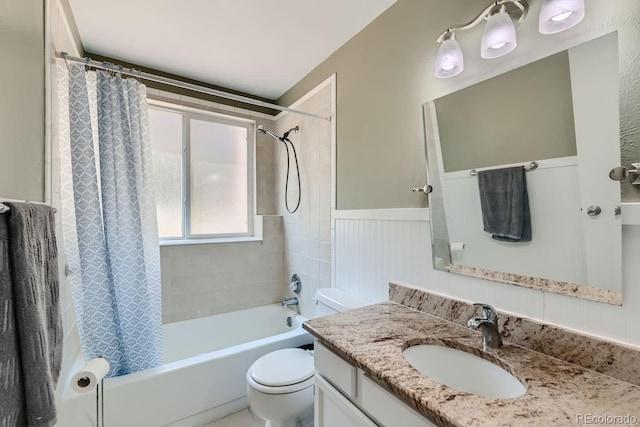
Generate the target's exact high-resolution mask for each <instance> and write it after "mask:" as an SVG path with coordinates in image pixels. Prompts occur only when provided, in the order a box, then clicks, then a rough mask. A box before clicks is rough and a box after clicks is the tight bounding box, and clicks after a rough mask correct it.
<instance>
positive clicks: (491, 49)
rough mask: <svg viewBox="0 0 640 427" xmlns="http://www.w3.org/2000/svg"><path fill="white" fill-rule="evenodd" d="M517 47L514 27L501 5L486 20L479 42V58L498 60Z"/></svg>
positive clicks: (503, 6)
mask: <svg viewBox="0 0 640 427" xmlns="http://www.w3.org/2000/svg"><path fill="white" fill-rule="evenodd" d="M517 45H518V43H517V41H516V27H515V25H513V21H512V20H511V18H510V17H509V15H508V14H507V12H506V7H505V5H504V4H503V5H501V6H500V8H498V9H494V11H493V12H492V15H490V16H489V17H488V18H487V23H486V24H485V26H484V32H483V33H482V40H481V41H480V46H481V47H480V56H482V57H483V58H484V59H492V58H498V57H500V56H503V55H506V54H507V53H509V52H511V51H512V50H513V49H515V48H516V46H517Z"/></svg>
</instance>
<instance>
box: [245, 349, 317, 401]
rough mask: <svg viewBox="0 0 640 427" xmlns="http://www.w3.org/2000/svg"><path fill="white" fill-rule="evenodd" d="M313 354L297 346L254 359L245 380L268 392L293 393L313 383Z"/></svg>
mask: <svg viewBox="0 0 640 427" xmlns="http://www.w3.org/2000/svg"><path fill="white" fill-rule="evenodd" d="M313 374H314V364H313V356H311V355H310V354H309V353H307V352H306V351H304V350H302V349H299V348H286V349H283V350H277V351H274V352H272V353H269V354H266V355H264V356H262V357H261V358H259V359H258V360H256V361H255V362H254V363H253V365H251V367H250V368H249V371H248V372H247V381H248V382H249V384H250V385H251V386H252V387H253V388H254V389H256V390H258V391H261V392H263V393H268V394H284V393H293V392H295V391H299V390H303V389H305V388H307V387H310V386H312V385H313Z"/></svg>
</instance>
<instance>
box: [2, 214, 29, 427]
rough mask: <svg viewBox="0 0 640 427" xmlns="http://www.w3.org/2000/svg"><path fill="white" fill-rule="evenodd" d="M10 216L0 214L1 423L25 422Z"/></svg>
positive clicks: (15, 423)
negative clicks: (12, 266) (11, 253)
mask: <svg viewBox="0 0 640 427" xmlns="http://www.w3.org/2000/svg"><path fill="white" fill-rule="evenodd" d="M8 217H9V215H7V214H0V427H13V426H23V425H25V420H24V410H23V408H24V399H23V391H22V372H21V369H20V352H19V343H18V331H17V330H16V324H15V314H14V313H15V310H14V303H13V281H12V280H11V261H10V257H9V221H7V219H8Z"/></svg>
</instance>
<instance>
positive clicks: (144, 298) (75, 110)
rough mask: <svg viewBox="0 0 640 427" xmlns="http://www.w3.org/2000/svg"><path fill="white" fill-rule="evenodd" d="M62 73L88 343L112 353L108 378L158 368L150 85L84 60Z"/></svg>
mask: <svg viewBox="0 0 640 427" xmlns="http://www.w3.org/2000/svg"><path fill="white" fill-rule="evenodd" d="M58 75H59V77H60V78H59V82H60V83H59V88H58V89H59V96H60V98H61V101H62V102H61V103H62V105H61V106H60V107H61V108H60V110H61V115H62V117H61V120H60V122H61V123H62V129H61V138H60V141H61V143H60V145H61V165H62V198H63V203H62V204H63V227H64V230H63V234H64V241H65V249H66V252H67V256H68V262H69V266H70V271H71V281H72V289H73V299H74V304H75V308H76V314H77V318H78V319H77V320H78V329H79V332H80V341H81V345H82V349H83V351H84V355H85V358H86V359H91V358H94V357H104V358H106V359H107V360H108V361H109V364H110V365H111V370H110V371H109V376H118V375H125V374H128V373H131V372H136V371H140V370H143V369H148V368H152V367H155V366H158V365H159V364H160V363H161V361H162V333H161V325H162V310H161V287H160V253H159V245H158V231H157V225H156V210H155V195H154V192H153V184H152V183H153V181H152V171H151V148H150V141H149V123H148V113H147V100H146V88H145V86H144V85H143V84H141V83H140V82H139V81H137V80H135V79H132V78H128V79H124V78H121V77H120V76H119V75H117V74H114V73H110V72H106V71H86V70H85V67H84V66H82V65H77V64H73V65H70V66H69V68H68V69H67V68H65V67H58ZM67 95H68V99H65V98H66V96H67ZM65 102H66V106H65V105H64V104H65ZM67 124H68V128H67V127H66V125H67Z"/></svg>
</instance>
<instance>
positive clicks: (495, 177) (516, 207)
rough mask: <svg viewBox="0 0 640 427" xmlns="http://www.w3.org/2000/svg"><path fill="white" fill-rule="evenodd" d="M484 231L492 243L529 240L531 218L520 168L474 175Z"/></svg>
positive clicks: (523, 176) (495, 170) (494, 170)
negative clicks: (493, 240) (476, 177)
mask: <svg viewBox="0 0 640 427" xmlns="http://www.w3.org/2000/svg"><path fill="white" fill-rule="evenodd" d="M478 188H479V190H480V206H481V208H482V222H483V223H484V231H486V232H487V233H489V234H491V237H492V238H493V239H495V240H500V241H505V242H529V241H531V216H530V213H529V196H528V194H527V182H526V179H525V171H524V167H522V166H517V167H513V168H504V169H490V170H485V171H480V172H478Z"/></svg>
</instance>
